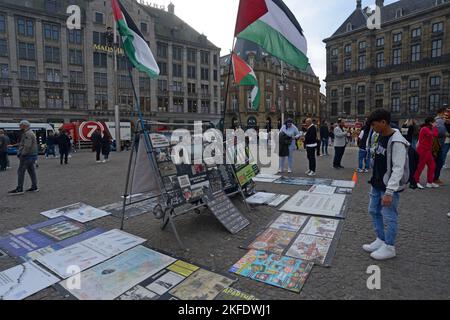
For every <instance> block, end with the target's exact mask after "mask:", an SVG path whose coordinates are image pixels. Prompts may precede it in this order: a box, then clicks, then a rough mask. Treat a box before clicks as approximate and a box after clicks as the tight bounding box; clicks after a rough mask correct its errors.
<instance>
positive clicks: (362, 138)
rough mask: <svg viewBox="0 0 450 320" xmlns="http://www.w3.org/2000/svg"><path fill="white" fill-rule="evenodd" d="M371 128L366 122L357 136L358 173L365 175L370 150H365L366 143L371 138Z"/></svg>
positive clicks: (368, 163)
mask: <svg viewBox="0 0 450 320" xmlns="http://www.w3.org/2000/svg"><path fill="white" fill-rule="evenodd" d="M372 134H373V131H372V128H371V127H370V125H369V124H368V123H367V122H366V124H365V125H364V127H363V128H362V130H361V133H360V134H359V136H358V147H359V154H358V172H359V173H367V172H369V169H370V149H368V148H367V145H368V143H367V142H368V141H370V139H371V138H372Z"/></svg>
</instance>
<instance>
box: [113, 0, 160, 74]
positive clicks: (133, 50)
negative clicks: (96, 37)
mask: <svg viewBox="0 0 450 320" xmlns="http://www.w3.org/2000/svg"><path fill="white" fill-rule="evenodd" d="M111 3H112V8H113V12H114V17H115V19H116V21H117V28H118V30H119V33H120V35H121V36H122V40H123V49H124V51H125V54H126V55H127V57H128V59H130V61H131V63H132V64H133V65H134V67H135V68H136V69H138V70H139V71H142V72H146V73H147V74H148V75H149V76H150V78H156V77H158V76H159V67H158V64H157V63H156V61H155V58H154V57H153V53H152V51H151V50H150V47H149V45H148V44H147V42H146V41H145V38H144V36H143V35H142V33H141V31H140V30H139V29H138V27H137V26H136V24H135V23H134V21H133V19H131V17H130V15H129V14H128V12H127V11H126V10H125V8H124V7H123V6H122V4H121V3H120V1H119V0H111Z"/></svg>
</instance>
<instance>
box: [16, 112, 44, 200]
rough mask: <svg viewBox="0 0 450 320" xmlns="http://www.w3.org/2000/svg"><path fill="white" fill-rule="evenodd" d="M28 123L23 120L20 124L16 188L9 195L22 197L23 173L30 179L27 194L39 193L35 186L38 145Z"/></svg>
mask: <svg viewBox="0 0 450 320" xmlns="http://www.w3.org/2000/svg"><path fill="white" fill-rule="evenodd" d="M30 126H31V124H30V122H28V121H26V120H23V121H21V122H20V130H21V132H22V136H21V138H20V142H19V149H18V151H17V156H18V157H19V160H20V164H19V169H18V170H17V176H18V178H17V180H18V183H17V188H16V189H14V190H12V191H10V192H8V194H9V195H11V196H14V195H22V194H24V192H23V184H24V181H25V172H28V174H29V175H30V178H31V188H30V189H28V190H27V192H39V189H38V186H37V177H36V168H35V164H36V161H37V158H38V144H37V139H36V135H35V134H34V132H33V131H32V130H31V129H30Z"/></svg>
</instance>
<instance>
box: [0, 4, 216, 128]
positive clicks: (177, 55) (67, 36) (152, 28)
mask: <svg viewBox="0 0 450 320" xmlns="http://www.w3.org/2000/svg"><path fill="white" fill-rule="evenodd" d="M122 2H123V3H124V4H125V6H126V8H127V11H128V12H129V13H130V15H131V16H132V17H133V19H134V21H135V22H136V25H137V26H138V27H140V29H141V31H142V33H143V35H144V36H145V37H146V39H147V40H149V43H150V46H151V49H152V51H153V53H154V55H155V58H156V59H157V61H158V64H159V65H160V68H161V76H160V77H159V78H158V79H152V80H151V79H149V78H148V76H147V75H145V74H144V73H140V72H138V71H137V70H133V71H132V77H133V81H134V84H135V87H136V91H137V96H138V97H139V101H140V105H141V109H142V111H143V112H144V116H145V118H147V119H152V120H158V121H176V122H181V123H183V122H186V121H187V122H191V121H194V120H198V119H204V120H210V121H218V119H219V118H220V114H221V112H220V110H219V108H220V98H219V94H220V90H219V88H220V81H219V59H220V49H219V48H217V47H216V46H214V45H213V44H212V43H211V42H209V41H208V40H207V38H206V36H204V35H201V34H199V33H197V32H196V31H195V30H194V29H192V28H191V27H190V26H189V25H187V24H186V23H185V22H184V21H182V20H181V19H179V18H178V17H177V16H176V15H175V7H174V6H173V5H172V4H171V5H169V6H168V10H165V8H161V7H159V8H155V7H153V6H148V5H143V4H141V3H138V2H136V0H122ZM71 4H76V5H78V6H80V8H81V30H69V29H68V28H67V25H66V21H67V18H68V16H69V15H68V14H66V9H67V7H68V6H69V5H71ZM113 28H114V19H113V14H112V9H111V5H110V1H92V0H90V1H81V0H75V1H74V0H44V1H26V0H4V1H1V3H0V121H3V122H5V121H10V122H11V121H18V120H21V119H24V118H26V119H29V120H30V121H33V122H50V123H61V122H73V121H82V120H105V121H107V120H113V119H114V106H115V105H116V104H117V105H119V106H120V110H121V118H122V120H123V121H126V120H129V121H133V120H135V119H136V114H135V112H134V111H133V105H134V103H135V99H134V92H133V89H132V83H131V81H130V74H129V62H128V61H127V59H126V58H125V56H124V55H123V50H122V49H121V48H120V47H119V46H118V45H117V44H116V43H118V37H117V38H116V41H114V35H113Z"/></svg>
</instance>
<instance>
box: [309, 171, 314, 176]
mask: <svg viewBox="0 0 450 320" xmlns="http://www.w3.org/2000/svg"><path fill="white" fill-rule="evenodd" d="M315 175H316V173H315V172H314V171H311V172H310V173H308V176H310V177H314V176H315Z"/></svg>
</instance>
